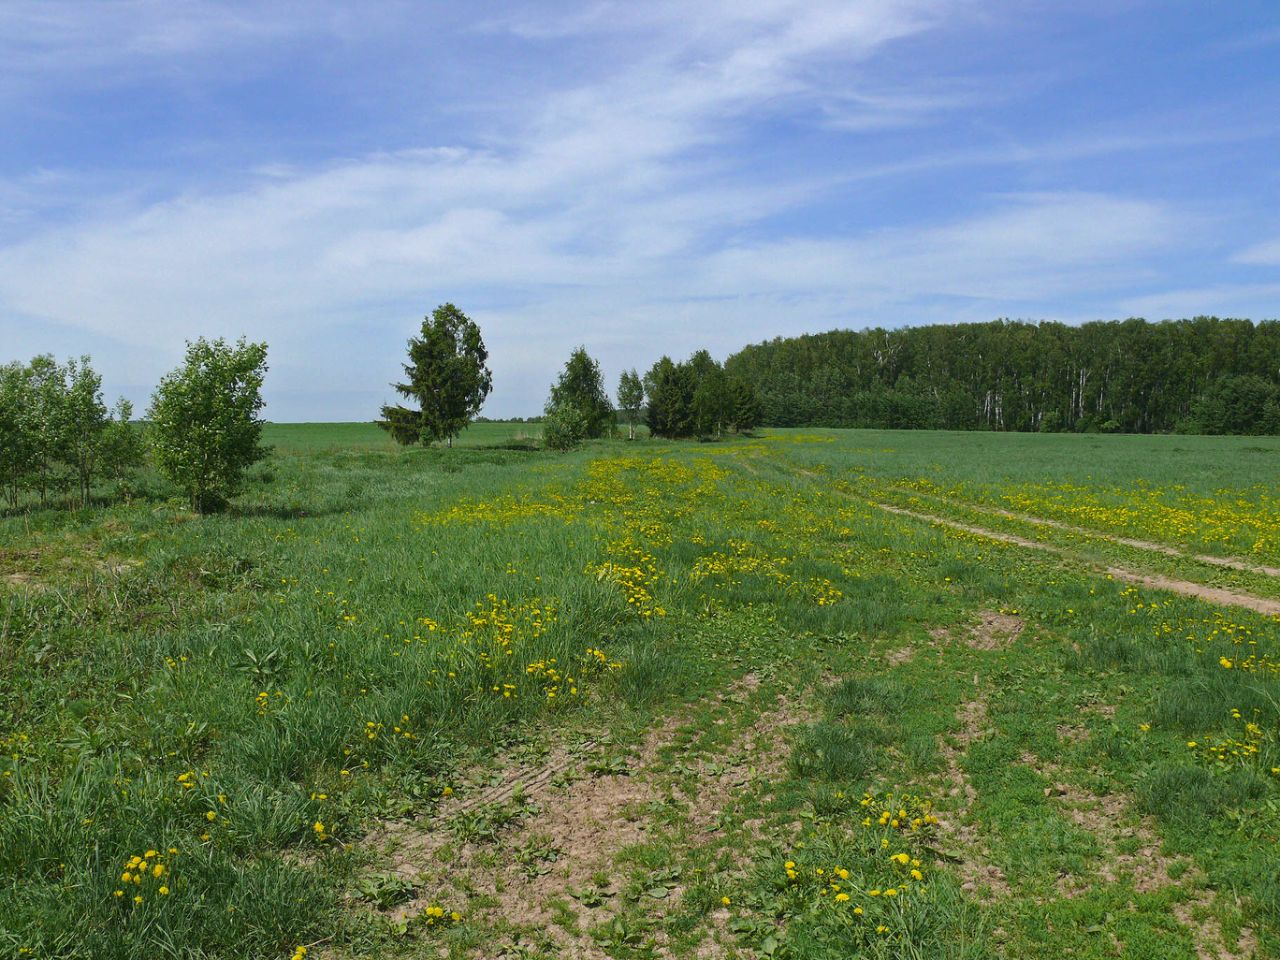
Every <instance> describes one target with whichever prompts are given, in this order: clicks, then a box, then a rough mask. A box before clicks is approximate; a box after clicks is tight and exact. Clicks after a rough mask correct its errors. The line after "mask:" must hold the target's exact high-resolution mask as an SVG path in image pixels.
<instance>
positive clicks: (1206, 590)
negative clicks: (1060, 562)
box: [867, 500, 1280, 616]
mask: <svg viewBox="0 0 1280 960" xmlns="http://www.w3.org/2000/svg"><path fill="white" fill-rule="evenodd" d="M867 502H868V503H870V504H871V505H872V506H874V507H877V508H879V509H881V510H884V511H885V512H886V513H894V514H898V515H899V516H904V517H911V518H912V519H914V520H922V521H924V522H925V523H931V524H934V525H935V526H942V527H950V528H951V529H953V530H960V531H962V532H964V533H969V534H973V535H974V536H977V537H983V538H985V539H987V540H995V541H997V542H999V543H1010V544H1013V545H1014V546H1019V547H1025V548H1027V549H1028V550H1040V551H1042V552H1044V553H1052V554H1055V555H1056V556H1060V557H1067V558H1070V559H1072V560H1079V561H1082V562H1084V563H1085V564H1086V565H1087V566H1089V567H1091V568H1093V569H1095V570H1097V571H1098V572H1101V573H1105V574H1107V575H1108V576H1110V577H1112V578H1113V579H1115V580H1122V581H1124V582H1125V583H1134V584H1138V585H1139V586H1143V587H1150V588H1152V589H1154V590H1167V591H1169V592H1170V593H1180V594H1182V595H1183V596H1187V597H1195V598H1196V599H1199V600H1207V601H1208V602H1209V603H1217V604H1221V605H1223V606H1231V607H1245V608H1246V609H1249V610H1254V611H1256V612H1258V613H1262V614H1266V615H1267V616H1280V600H1271V599H1268V598H1266V597H1257V596H1254V595H1253V594H1250V593H1240V592H1239V591H1236V590H1227V589H1225V588H1223V587H1211V586H1208V585H1207V584H1203V583H1195V582H1194V581H1191V580H1177V579H1175V578H1173V577H1166V576H1161V575H1159V574H1149V573H1141V572H1139V571H1136V570H1130V569H1128V568H1126V567H1117V566H1111V565H1106V566H1104V565H1102V564H1098V563H1095V562H1092V561H1089V560H1087V559H1085V558H1081V557H1080V556H1079V555H1078V554H1076V553H1074V552H1073V551H1071V550H1067V549H1065V548H1063V547H1056V546H1053V545H1052V544H1048V543H1041V542H1039V541H1037V540H1029V539H1027V538H1026V537H1019V536H1017V535H1016V534H1012V533H1002V532H1000V531H998V530H988V529H986V528H985V527H977V526H974V525H973V524H969V523H962V522H960V521H959V520H951V519H949V518H947V517H940V516H938V515H937V514H932V513H922V512H920V511H918V510H908V509H907V508H906V507H897V506H894V505H892V504H888V503H881V502H880V501H878V500H868V501H867Z"/></svg>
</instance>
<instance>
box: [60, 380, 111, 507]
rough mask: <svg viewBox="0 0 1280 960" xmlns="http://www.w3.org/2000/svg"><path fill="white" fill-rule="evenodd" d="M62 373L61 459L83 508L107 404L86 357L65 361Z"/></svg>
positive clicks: (95, 465)
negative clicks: (72, 476) (72, 474)
mask: <svg viewBox="0 0 1280 960" xmlns="http://www.w3.org/2000/svg"><path fill="white" fill-rule="evenodd" d="M63 374H64V377H65V380H64V383H65V391H66V392H65V394H64V396H63V399H62V414H63V416H64V418H65V430H64V435H63V442H64V457H65V459H66V461H67V464H68V465H69V466H70V467H71V469H72V470H73V471H74V472H75V475H76V480H77V481H78V483H79V488H80V505H81V506H82V507H87V506H88V505H89V488H90V486H91V485H92V483H93V474H94V471H95V469H96V468H97V466H98V460H99V455H100V454H101V452H102V441H103V436H104V434H105V433H106V429H107V423H108V421H107V405H106V404H105V403H103V402H102V377H101V376H99V375H98V373H97V372H96V371H95V370H94V369H93V367H92V366H91V365H90V362H89V358H88V357H81V358H80V359H79V361H76V360H71V361H69V362H68V363H67V365H66V367H65V368H64V371H63Z"/></svg>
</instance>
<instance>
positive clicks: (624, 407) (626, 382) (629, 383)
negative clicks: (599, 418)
mask: <svg viewBox="0 0 1280 960" xmlns="http://www.w3.org/2000/svg"><path fill="white" fill-rule="evenodd" d="M643 406H644V381H642V380H641V379H640V376H639V374H637V373H636V372H635V370H624V371H622V376H621V377H619V378H618V409H619V410H621V411H622V412H623V413H624V414H626V417H627V427H628V431H627V439H628V440H634V439H635V438H636V420H637V419H638V418H639V416H640V408H641V407H643Z"/></svg>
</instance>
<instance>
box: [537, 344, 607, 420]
mask: <svg viewBox="0 0 1280 960" xmlns="http://www.w3.org/2000/svg"><path fill="white" fill-rule="evenodd" d="M568 408H573V409H575V410H577V411H578V413H579V415H580V417H581V419H582V423H583V429H584V431H585V433H584V436H586V437H589V438H595V437H603V436H605V435H606V434H607V433H608V432H609V429H610V428H611V427H612V426H613V405H612V404H611V403H609V396H608V394H607V393H606V392H605V389H604V377H603V375H602V374H601V373H600V364H599V363H597V362H596V361H595V360H592V359H591V357H590V355H588V353H587V349H586V347H578V349H576V350H574V351H573V353H572V354H570V355H569V360H568V362H566V363H565V365H564V370H563V371H561V373H560V377H559V379H558V380H556V382H555V383H554V384H552V386H551V398H550V399H549V400H548V401H547V408H546V412H547V415H548V416H550V415H551V412H552V411H553V410H559V411H565V410H567V409H568Z"/></svg>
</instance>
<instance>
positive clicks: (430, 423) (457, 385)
mask: <svg viewBox="0 0 1280 960" xmlns="http://www.w3.org/2000/svg"><path fill="white" fill-rule="evenodd" d="M488 359H489V353H488V351H487V350H486V349H485V346H484V340H483V339H481V337H480V328H479V327H478V326H476V324H475V323H474V322H473V321H472V320H471V319H470V318H469V317H468V316H467V315H466V314H465V313H463V312H462V311H461V310H459V309H458V308H457V307H455V306H454V305H453V304H452V303H445V304H441V305H440V306H438V307H436V309H435V310H434V311H433V312H432V314H431V316H430V317H427V318H425V319H423V321H422V334H421V336H417V337H410V338H409V362H408V363H406V364H403V366H404V372H405V378H406V381H407V382H405V383H393V384H392V385H391V386H392V387H394V388H395V390H396V392H397V393H399V394H400V395H401V396H402V397H404V398H405V399H407V400H411V401H414V402H416V404H417V408H416V409H415V408H413V407H405V406H401V405H398V404H397V405H394V406H392V405H384V406H383V407H382V419H381V420H379V421H378V426H380V427H382V429H384V430H386V431H387V432H388V433H390V434H391V436H392V437H393V438H394V439H395V440H396V442H397V443H401V444H404V445H406V446H407V445H409V444H412V443H423V444H432V443H435V442H436V441H439V440H444V441H445V442H446V443H447V444H448V445H449V446H451V447H452V446H453V438H454V437H456V436H457V435H458V434H459V433H461V432H462V430H463V429H464V428H465V427H466V425H467V424H468V423H470V422H471V419H472V418H473V417H474V416H475V415H476V414H477V413H479V412H480V407H481V405H482V404H483V403H484V400H485V397H487V396H488V395H489V391H490V390H492V389H493V371H491V370H490V369H489V368H488V367H487V366H485V362H486V361H487V360H488Z"/></svg>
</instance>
